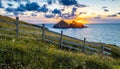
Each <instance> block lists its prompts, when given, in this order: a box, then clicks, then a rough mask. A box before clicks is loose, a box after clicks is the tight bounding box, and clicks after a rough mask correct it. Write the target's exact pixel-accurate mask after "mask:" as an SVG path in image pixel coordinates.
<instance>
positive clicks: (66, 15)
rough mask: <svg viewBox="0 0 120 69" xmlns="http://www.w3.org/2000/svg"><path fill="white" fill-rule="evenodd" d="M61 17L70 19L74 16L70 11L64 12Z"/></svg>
mask: <svg viewBox="0 0 120 69" xmlns="http://www.w3.org/2000/svg"><path fill="white" fill-rule="evenodd" d="M60 17H62V18H65V19H69V18H70V17H72V16H71V14H70V13H65V14H62V15H61V16H60Z"/></svg>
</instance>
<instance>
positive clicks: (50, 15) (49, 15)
mask: <svg viewBox="0 0 120 69" xmlns="http://www.w3.org/2000/svg"><path fill="white" fill-rule="evenodd" d="M45 17H46V18H53V17H55V15H53V14H46V15H45Z"/></svg>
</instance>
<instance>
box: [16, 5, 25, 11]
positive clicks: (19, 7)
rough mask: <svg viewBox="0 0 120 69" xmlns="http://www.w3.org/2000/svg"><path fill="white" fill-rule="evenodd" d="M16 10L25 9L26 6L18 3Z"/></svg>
mask: <svg viewBox="0 0 120 69" xmlns="http://www.w3.org/2000/svg"><path fill="white" fill-rule="evenodd" d="M16 11H20V12H24V11H26V6H25V5H23V4H20V6H18V7H17V9H16Z"/></svg>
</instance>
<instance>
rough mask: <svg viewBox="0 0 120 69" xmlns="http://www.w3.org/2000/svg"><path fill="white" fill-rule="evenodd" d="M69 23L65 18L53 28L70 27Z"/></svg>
mask: <svg viewBox="0 0 120 69" xmlns="http://www.w3.org/2000/svg"><path fill="white" fill-rule="evenodd" d="M69 27H70V26H69V24H68V23H66V22H65V21H64V20H61V21H60V22H59V23H57V24H55V25H54V26H53V28H69Z"/></svg>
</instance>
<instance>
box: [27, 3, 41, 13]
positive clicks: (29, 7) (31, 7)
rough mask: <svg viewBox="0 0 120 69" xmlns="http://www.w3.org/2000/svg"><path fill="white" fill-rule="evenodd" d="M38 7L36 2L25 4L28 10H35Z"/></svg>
mask: <svg viewBox="0 0 120 69" xmlns="http://www.w3.org/2000/svg"><path fill="white" fill-rule="evenodd" d="M39 8H40V6H39V5H38V4H37V3H36V2H32V3H27V4H26V10H28V11H36V10H38V9H39Z"/></svg>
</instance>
